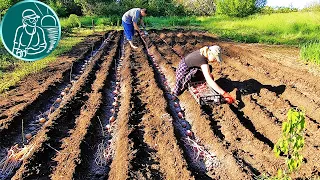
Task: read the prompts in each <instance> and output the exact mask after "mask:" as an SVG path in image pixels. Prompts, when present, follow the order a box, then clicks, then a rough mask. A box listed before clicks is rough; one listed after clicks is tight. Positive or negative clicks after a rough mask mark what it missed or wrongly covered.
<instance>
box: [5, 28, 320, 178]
mask: <svg viewBox="0 0 320 180" xmlns="http://www.w3.org/2000/svg"><path fill="white" fill-rule="evenodd" d="M104 39H107V40H106V41H104ZM123 39H124V38H123V35H122V32H116V31H111V32H108V33H106V34H105V35H95V36H91V37H87V38H86V39H85V40H84V42H82V43H80V44H78V45H77V46H75V47H74V48H73V49H72V50H71V51H70V52H68V53H66V54H65V55H63V56H61V57H60V58H59V59H58V60H57V61H56V62H55V63H53V64H51V65H50V66H49V67H47V68H46V69H44V70H43V71H42V72H40V73H38V74H33V75H30V76H28V77H26V78H25V79H24V80H22V81H21V82H20V83H18V85H17V86H16V87H11V89H10V90H9V91H8V92H6V93H5V94H3V95H1V97H0V135H1V140H0V148H1V149H0V158H3V157H5V156H6V153H7V150H8V149H9V148H10V147H11V146H13V145H15V144H20V146H22V143H25V144H32V145H34V149H33V150H32V151H31V153H30V155H29V156H28V158H27V159H25V160H23V161H22V163H21V166H19V167H17V169H16V170H15V171H14V172H13V173H12V175H11V176H10V177H12V179H50V178H51V179H112V180H113V179H121V180H122V179H177V180H178V179H179V180H180V179H254V178H255V177H256V176H259V175H261V174H270V175H276V173H277V170H278V169H280V168H281V169H284V168H285V164H284V160H285V159H284V157H280V158H276V157H275V156H274V153H273V150H272V149H273V146H274V144H276V143H277V140H278V139H279V137H280V136H281V124H282V122H283V121H285V120H286V113H287V111H288V110H289V109H290V108H292V107H302V108H304V109H305V111H306V116H307V117H306V122H307V126H306V131H305V147H304V149H303V151H302V154H303V156H304V160H303V164H302V166H301V168H300V169H299V171H298V172H296V173H293V174H292V175H291V177H292V178H294V179H304V178H317V177H319V176H320V163H319V162H320V158H319V157H320V156H318V152H319V150H320V140H319V138H318V137H319V135H320V131H319V129H320V85H319V83H317V80H318V79H319V76H320V73H319V72H320V71H319V70H318V68H314V67H313V66H312V65H310V64H305V63H303V62H302V61H300V60H299V52H298V49H296V48H292V47H284V46H267V45H259V44H242V43H234V42H228V41H223V40H220V39H219V38H217V37H215V36H213V35H211V34H209V33H206V32H196V31H183V30H178V31H170V30H163V31H153V32H151V33H150V35H149V36H148V37H142V39H140V38H137V39H136V40H135V42H134V43H136V44H137V45H139V48H138V49H137V50H132V49H131V48H130V46H129V45H128V43H124V44H123ZM144 41H145V43H144ZM101 44H102V46H101ZM213 44H217V45H219V46H221V47H222V49H223V63H221V64H217V63H214V64H212V65H213V67H214V71H213V76H214V78H215V80H216V82H217V83H218V84H219V85H220V86H221V87H223V89H225V90H226V91H228V92H229V93H230V94H231V95H232V96H234V97H236V99H237V101H238V102H237V104H234V105H227V104H223V105H220V106H202V107H201V106H199V105H198V103H197V102H196V101H195V100H194V99H193V97H192V95H191V94H190V93H189V92H188V91H185V92H184V93H183V94H182V95H180V96H179V97H178V100H175V101H172V99H171V98H172V97H171V96H170V94H169V92H170V89H173V88H174V85H175V70H176V68H177V67H178V64H179V62H180V60H181V58H182V57H183V56H185V55H187V54H188V53H190V52H192V51H194V50H196V49H199V48H201V47H203V46H207V45H213ZM92 47H93V49H94V52H93V53H92V52H91V51H92ZM151 55H152V56H151ZM89 56H92V57H89ZM153 58H154V59H153ZM119 63H121V66H120V64H119ZM155 63H156V64H157V65H156V64H155ZM120 67H121V68H120ZM70 78H71V79H72V83H71V82H70ZM163 78H165V79H166V80H167V82H168V86H169V87H166V85H165V84H164V82H163ZM116 84H120V89H119V95H118V96H117V98H115V95H114V94H113V91H114V89H115V88H116ZM69 86H70V90H69V91H68V92H67V94H66V95H65V96H63V97H62V102H61V103H58V104H56V103H55V101H56V99H57V98H60V97H61V95H60V93H61V92H64V89H65V87H69ZM168 88H169V89H168ZM168 90H169V91H168ZM114 99H116V101H117V102H118V105H119V107H117V108H115V107H114V106H113V105H112V104H113V102H114ZM174 102H177V103H178V104H179V106H180V107H178V109H179V108H180V109H179V111H180V110H184V111H183V112H184V118H183V121H185V122H187V123H188V128H189V129H190V130H191V131H192V132H193V137H194V138H196V139H197V142H199V144H200V145H201V146H203V147H204V148H205V149H206V150H207V151H209V152H212V153H214V154H215V155H216V158H217V159H218V161H219V163H220V164H219V166H217V167H215V168H213V169H209V170H203V169H201V167H200V165H199V162H197V160H195V159H193V157H192V156H191V154H192V153H190V152H192V151H191V149H190V146H187V145H185V144H184V143H185V142H184V141H183V140H182V139H183V137H185V134H184V131H181V125H179V123H178V122H179V121H181V120H180V119H179V117H178V116H177V112H178V111H177V108H176V107H175V106H173V103H174ZM52 107H54V110H53V111H52V112H51V113H49V114H45V113H46V112H47V110H48V109H50V108H52ZM111 109H115V111H111ZM112 115H114V116H115V121H114V122H110V121H109V118H110V117H111V116H112ZM43 116H45V117H47V118H46V123H44V124H42V125H39V117H43ZM22 122H23V127H24V134H25V133H32V139H31V140H30V141H26V140H24V141H22V140H21V139H22V138H21V136H22V132H21V129H22ZM111 123H112V124H111ZM107 124H111V125H112V133H111V134H112V136H111V137H110V139H106V136H104V132H105V127H106V125H107ZM108 140H110V146H108V147H110V148H111V149H112V154H111V160H110V161H108V162H107V163H106V164H105V166H99V164H97V163H96V161H95V160H96V157H97V155H96V154H97V153H96V152H97V151H98V147H99V144H100V143H101V142H103V141H108ZM200 164H201V163H200ZM0 172H1V171H0ZM0 175H1V174H0ZM0 177H1V176H0ZM10 177H8V178H10Z"/></svg>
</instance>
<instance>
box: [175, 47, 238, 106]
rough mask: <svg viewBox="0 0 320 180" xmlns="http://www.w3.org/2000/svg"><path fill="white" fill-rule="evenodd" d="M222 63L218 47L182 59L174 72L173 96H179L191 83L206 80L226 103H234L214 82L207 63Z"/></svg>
mask: <svg viewBox="0 0 320 180" xmlns="http://www.w3.org/2000/svg"><path fill="white" fill-rule="evenodd" d="M214 61H217V62H219V63H221V62H222V58H221V48H220V47H219V46H210V47H207V46H205V47H203V48H201V49H200V50H197V51H194V52H192V53H190V54H188V55H187V56H186V57H185V58H183V59H182V60H181V62H180V64H179V67H178V69H177V70H176V85H175V89H174V92H173V93H174V94H175V95H180V94H182V92H183V91H184V90H185V89H187V88H188V83H190V82H191V81H195V80H196V81H199V80H204V79H205V80H206V82H207V84H208V85H209V86H210V87H211V88H212V89H214V90H215V91H216V92H218V93H219V94H220V95H222V96H223V97H224V98H225V100H226V101H227V103H229V104H232V103H234V99H233V98H232V97H231V96H230V94H228V93H227V92H225V91H224V90H223V89H222V88H221V87H220V86H219V85H218V84H217V83H216V82H215V81H214V80H213V76H212V74H211V72H212V66H211V65H209V64H208V63H209V62H214Z"/></svg>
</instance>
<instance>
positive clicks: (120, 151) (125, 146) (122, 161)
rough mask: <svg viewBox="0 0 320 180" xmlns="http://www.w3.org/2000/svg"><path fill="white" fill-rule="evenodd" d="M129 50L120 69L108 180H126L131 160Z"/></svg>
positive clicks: (127, 48) (127, 47)
mask: <svg viewBox="0 0 320 180" xmlns="http://www.w3.org/2000/svg"><path fill="white" fill-rule="evenodd" d="M130 56H131V49H130V48H129V44H127V45H126V46H125V52H124V59H123V67H122V68H121V71H120V73H121V77H122V78H121V80H120V84H121V88H120V94H121V98H120V104H121V106H120V108H119V112H118V114H119V115H118V118H117V119H118V120H117V126H116V129H115V130H114V131H115V132H116V137H114V138H115V139H114V158H113V159H112V163H111V165H110V172H109V179H119V180H122V179H128V178H129V177H128V174H129V162H130V159H132V155H131V151H130V149H132V143H130V141H129V134H130V128H129V116H130V110H131V109H130V103H131V98H132V94H131V93H132V91H133V89H132V86H131V84H132V81H133V80H132V77H131V72H130V69H131V65H130V60H131V58H130Z"/></svg>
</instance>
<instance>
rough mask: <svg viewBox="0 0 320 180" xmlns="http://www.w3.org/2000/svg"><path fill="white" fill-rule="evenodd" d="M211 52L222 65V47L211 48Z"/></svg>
mask: <svg viewBox="0 0 320 180" xmlns="http://www.w3.org/2000/svg"><path fill="white" fill-rule="evenodd" d="M209 50H210V51H211V52H212V53H213V55H214V56H215V58H216V60H217V61H218V62H219V63H221V62H222V57H221V48H220V46H216V45H215V46H210V47H209Z"/></svg>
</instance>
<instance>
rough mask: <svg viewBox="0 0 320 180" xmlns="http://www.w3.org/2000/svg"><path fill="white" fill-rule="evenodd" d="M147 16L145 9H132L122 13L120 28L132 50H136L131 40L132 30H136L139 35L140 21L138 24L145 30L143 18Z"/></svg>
mask: <svg viewBox="0 0 320 180" xmlns="http://www.w3.org/2000/svg"><path fill="white" fill-rule="evenodd" d="M146 15H147V10H146V9H141V8H133V9H130V10H129V11H127V12H126V13H124V15H123V16H122V26H123V29H124V34H125V36H126V38H127V40H128V41H129V43H130V45H131V47H132V48H134V49H136V48H138V47H137V46H135V45H133V42H132V39H133V36H134V30H137V31H138V32H139V34H141V30H140V28H139V26H138V21H139V19H140V24H141V25H142V27H143V28H144V29H145V28H146V26H145V25H144V22H143V18H142V17H144V16H146Z"/></svg>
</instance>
